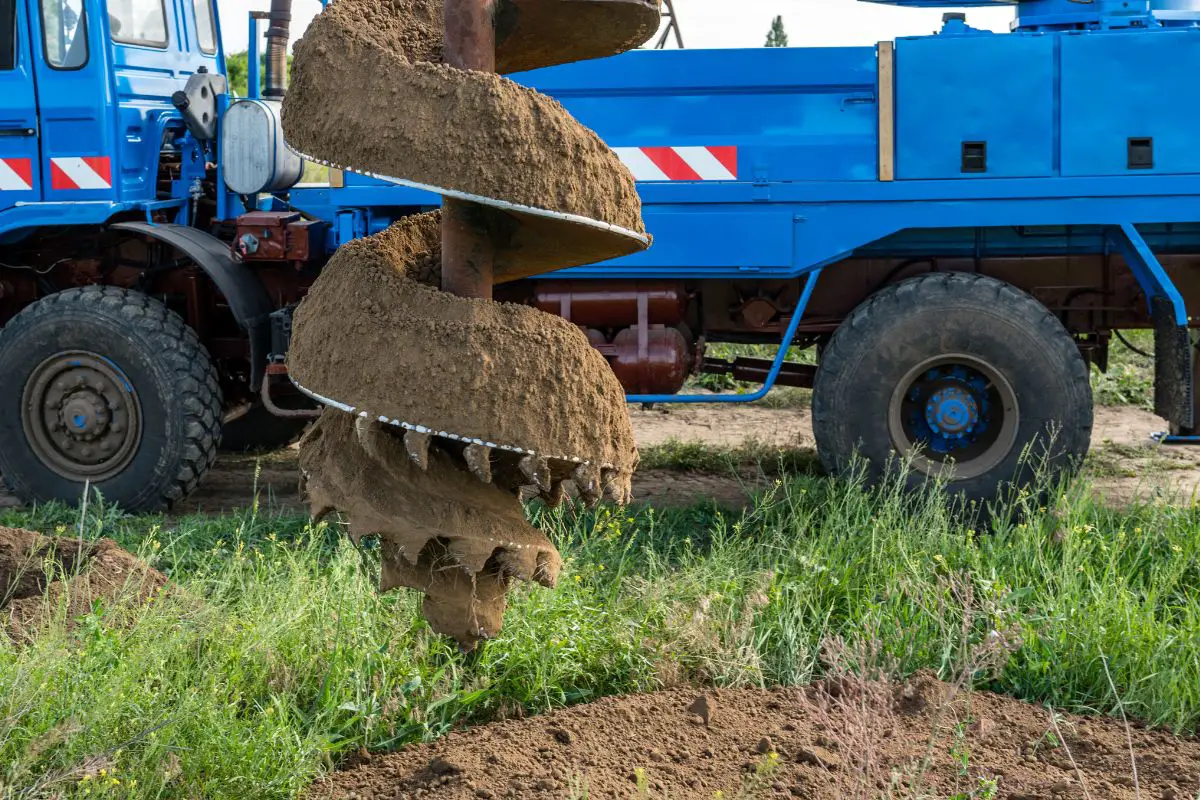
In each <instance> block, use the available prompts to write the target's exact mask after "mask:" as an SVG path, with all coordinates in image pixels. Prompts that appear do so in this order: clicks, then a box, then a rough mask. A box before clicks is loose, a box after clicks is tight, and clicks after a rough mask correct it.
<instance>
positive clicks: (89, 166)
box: [50, 156, 112, 189]
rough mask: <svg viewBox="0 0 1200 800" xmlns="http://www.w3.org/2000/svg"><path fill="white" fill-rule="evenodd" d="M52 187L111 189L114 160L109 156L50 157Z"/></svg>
mask: <svg viewBox="0 0 1200 800" xmlns="http://www.w3.org/2000/svg"><path fill="white" fill-rule="evenodd" d="M50 188H52V189H111V188H112V162H111V161H110V160H109V158H108V157H107V156H68V157H64V158H52V159H50Z"/></svg>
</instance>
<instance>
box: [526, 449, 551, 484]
mask: <svg viewBox="0 0 1200 800" xmlns="http://www.w3.org/2000/svg"><path fill="white" fill-rule="evenodd" d="M518 466H520V468H521V474H522V475H524V476H525V477H526V478H528V479H529V480H530V481H531V482H532V483H533V485H534V486H536V487H537V488H538V489H539V490H540V491H543V492H546V491H549V490H550V463H549V462H548V461H546V459H544V458H542V457H541V456H536V455H533V454H532V453H531V454H530V455H527V456H525V457H524V458H522V459H521V463H520V464H519V465H518Z"/></svg>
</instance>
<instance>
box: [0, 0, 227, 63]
mask: <svg viewBox="0 0 1200 800" xmlns="http://www.w3.org/2000/svg"><path fill="white" fill-rule="evenodd" d="M2 2H5V0H0V3H2ZM212 4H213V0H193V3H192V7H193V8H194V9H195V11H196V37H197V41H198V42H199V43H200V52H201V53H206V54H208V55H212V54H213V53H215V52H217V26H216V25H214V24H213V9H212Z"/></svg>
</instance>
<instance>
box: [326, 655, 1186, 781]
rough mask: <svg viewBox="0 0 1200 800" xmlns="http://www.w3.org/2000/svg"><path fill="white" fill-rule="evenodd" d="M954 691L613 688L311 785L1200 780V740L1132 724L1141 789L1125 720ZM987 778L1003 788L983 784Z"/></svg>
mask: <svg viewBox="0 0 1200 800" xmlns="http://www.w3.org/2000/svg"><path fill="white" fill-rule="evenodd" d="M953 694H954V692H953V689H952V688H951V687H949V686H947V685H946V684H941V683H938V682H936V681H933V680H931V679H929V678H917V679H915V680H914V681H912V682H910V683H908V684H906V685H904V686H892V685H887V684H878V683H859V682H857V681H849V682H847V681H833V682H829V683H826V684H818V685H815V686H812V687H808V688H805V689H799V688H796V689H777V690H771V691H762V690H716V691H712V692H708V693H706V694H705V695H704V698H705V699H704V702H703V703H701V704H697V703H696V702H695V701H696V699H697V693H696V692H695V691H689V690H673V691H667V692H661V693H658V694H650V695H634V696H631V697H619V698H609V699H605V700H600V701H598V702H596V703H593V704H591V705H585V706H577V707H575V708H571V709H567V710H564V711H557V712H553V713H550V714H546V715H545V716H541V717H536V718H532V719H525V720H520V721H508V722H501V723H497V724H493V725H488V726H485V727H480V728H475V729H471V730H466V731H462V732H457V733H453V734H451V735H449V736H447V737H446V738H445V739H442V740H441V741H438V742H434V743H432V744H427V745H418V746H414V747H411V748H408V749H406V750H403V751H401V752H398V753H394V754H391V755H386V756H378V757H373V758H370V759H367V760H366V761H365V762H363V763H360V764H358V765H357V766H354V767H352V768H350V769H348V770H346V771H344V772H340V773H337V774H334V775H332V776H330V777H329V778H327V779H326V780H325V781H324V782H322V783H320V784H318V785H316V786H314V787H313V789H312V791H311V792H310V796H312V797H314V798H339V799H342V798H358V799H359V800H401V798H413V797H426V798H439V800H440V799H442V798H444V799H445V800H459V799H460V798H461V799H463V800H465V799H466V798H472V799H475V798H564V797H570V796H578V797H582V796H588V797H596V798H619V797H649V798H668V797H669V798H672V800H687V799H688V798H695V800H712V798H714V797H726V798H730V799H731V800H732V798H765V797H801V798H811V799H812V800H842V799H843V798H851V797H862V798H866V797H897V798H905V797H951V796H955V797H958V796H961V797H985V796H996V797H1000V798H1023V799H1024V800H1059V799H1060V798H1084V797H1095V798H1101V797H1103V798H1117V799H1119V800H1124V798H1129V799H1130V800H1132V799H1133V798H1134V797H1135V796H1137V793H1139V792H1140V796H1141V797H1145V798H1156V799H1157V798H1177V799H1178V800H1184V799H1185V798H1191V797H1194V796H1195V795H1196V792H1197V791H1200V743H1198V742H1196V741H1194V740H1189V741H1179V740H1177V739H1174V738H1173V737H1171V736H1169V735H1167V734H1164V733H1159V732H1149V731H1145V730H1140V729H1135V730H1133V732H1132V736H1133V750H1134V753H1135V755H1136V758H1137V764H1138V780H1139V783H1138V787H1137V790H1136V792H1135V784H1134V779H1133V772H1132V769H1131V767H1130V752H1129V748H1128V746H1127V744H1126V734H1125V730H1124V728H1123V726H1122V725H1121V723H1120V722H1119V721H1117V720H1113V719H1108V718H1080V717H1069V716H1060V717H1058V718H1057V720H1056V721H1055V722H1052V721H1051V717H1050V715H1049V713H1048V712H1047V710H1046V709H1045V708H1041V707H1038V706H1033V705H1030V704H1026V703H1022V702H1019V701H1017V700H1013V699H1012V698H1007V697H1001V696H998V695H992V694H971V695H959V696H957V697H952V695H953ZM702 712H703V713H704V715H703V716H702ZM704 716H707V717H708V721H707V724H706V723H705V721H704ZM1056 723H1057V726H1058V728H1057V730H1058V732H1056V730H1055V724H1056ZM1060 733H1061V737H1060ZM926 759H928V761H926ZM991 781H995V783H996V788H997V793H996V794H994V795H987V794H986V791H987V789H986V787H987V786H989V785H990V782H991ZM584 788H586V795H585V794H584V792H583V789H584ZM572 792H575V794H574V795H572ZM718 792H720V793H721V794H718Z"/></svg>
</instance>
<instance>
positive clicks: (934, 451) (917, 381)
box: [888, 354, 1019, 479]
mask: <svg viewBox="0 0 1200 800" xmlns="http://www.w3.org/2000/svg"><path fill="white" fill-rule="evenodd" d="M1018 414H1019V411H1018V407H1017V401H1016V394H1015V393H1014V392H1013V391H1012V387H1011V386H1009V384H1008V381H1006V380H1005V379H1004V377H1003V376H1002V375H1001V374H1000V372H999V371H998V370H997V369H996V368H995V367H993V366H992V365H990V364H988V363H986V362H984V361H982V360H980V359H978V358H975V357H974V356H968V355H965V354H961V355H945V356H938V357H935V358H932V359H929V360H927V361H925V362H923V363H922V364H919V365H917V366H916V367H915V368H914V369H912V370H911V371H910V372H909V373H908V375H906V376H905V377H904V378H903V380H902V381H901V382H900V384H899V385H898V386H897V387H896V392H895V394H894V395H893V397H892V401H891V405H890V408H889V411H888V427H889V428H890V431H891V434H892V441H893V443H894V444H895V446H896V449H897V451H899V452H901V453H903V454H905V455H908V456H912V457H913V464H914V466H915V467H917V468H918V469H920V470H921V471H924V472H926V473H928V474H936V473H939V472H940V470H941V466H942V464H943V462H946V461H949V460H951V459H953V460H954V462H955V470H954V474H955V475H956V477H957V478H958V479H965V478H970V477H974V476H976V475H980V474H982V473H983V472H986V471H987V470H989V469H991V468H992V467H994V466H995V465H996V464H998V463H1000V461H1002V460H1003V459H1004V458H1005V457H1006V456H1007V454H1008V453H1009V451H1010V450H1011V448H1012V443H1013V440H1014V438H1015V435H1016V426H1017V422H1018Z"/></svg>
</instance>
